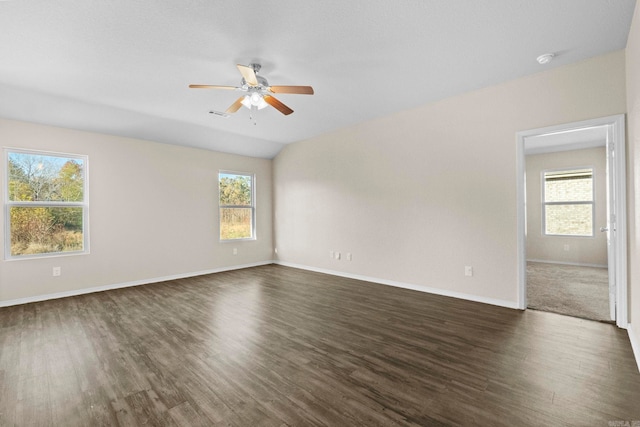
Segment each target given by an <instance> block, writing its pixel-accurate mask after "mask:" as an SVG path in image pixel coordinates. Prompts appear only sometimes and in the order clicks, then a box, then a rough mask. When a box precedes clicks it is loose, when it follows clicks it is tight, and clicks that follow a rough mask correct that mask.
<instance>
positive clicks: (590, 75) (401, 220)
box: [274, 51, 626, 305]
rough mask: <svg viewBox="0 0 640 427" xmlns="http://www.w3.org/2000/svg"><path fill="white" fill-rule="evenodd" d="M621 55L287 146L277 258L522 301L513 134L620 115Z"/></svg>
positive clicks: (281, 161)
mask: <svg viewBox="0 0 640 427" xmlns="http://www.w3.org/2000/svg"><path fill="white" fill-rule="evenodd" d="M624 61H625V59H624V52H622V51H620V52H615V53H611V54H608V55H604V56H600V57H596V58H592V59H589V60H586V61H583V62H580V63H576V64H572V65H568V66H564V67H560V68H557V69H553V70H549V71H545V72H541V73H538V74H536V75H532V76H529V77H525V78H521V79H518V80H514V81H511V82H507V83H504V84H500V85H497V86H492V87H488V88H485V89H482V90H478V91H474V92H471V93H466V94H463V95H459V96H455V97H452V98H448V99H445V100H442V101H439V102H435V103H431V104H428V105H425V106H423V107H420V108H416V109H412V110H409V111H404V112H400V113H397V114H394V115H391V116H388V117H383V118H380V119H377V120H373V121H369V122H366V123H362V124H359V125H356V126H352V127H349V128H346V129H342V130H339V131H337V132H334V133H331V134H327V135H322V136H319V137H317V138H314V139H312V140H309V141H304V142H299V143H295V144H291V145H289V146H287V147H286V148H285V149H284V150H283V151H282V152H281V153H280V154H279V155H278V156H277V157H276V158H275V160H274V197H275V199H274V205H275V211H274V212H275V217H274V224H275V236H276V239H275V243H276V246H277V248H278V259H279V260H280V261H282V262H284V263H289V264H297V265H303V266H308V267H313V268H317V269H326V270H333V271H337V272H341V273H344V274H353V275H362V276H368V277H371V278H375V279H380V280H392V281H397V282H402V283H405V284H413V285H419V286H424V287H430V288H437V289H439V290H441V291H444V292H449V293H452V292H455V293H460V294H466V295H471V296H479V297H482V298H488V299H492V300H495V301H498V302H504V303H505V304H506V305H514V304H516V303H517V254H516V236H517V230H516V142H515V135H516V132H518V131H522V130H527V129H532V128H540V127H545V126H551V125H556V124H561V123H568V122H574V121H579V120H585V119H589V118H595V117H602V116H608V115H613V114H620V113H624V112H625V109H626V105H625V78H624ZM330 250H337V251H341V252H342V253H343V254H344V253H345V252H351V253H353V261H346V260H345V259H344V258H343V259H341V260H335V259H330V258H329V251H330ZM465 265H471V266H473V268H474V273H475V274H474V277H465V276H464V266H465Z"/></svg>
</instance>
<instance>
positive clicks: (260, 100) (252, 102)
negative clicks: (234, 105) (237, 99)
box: [241, 92, 269, 110]
mask: <svg viewBox="0 0 640 427" xmlns="http://www.w3.org/2000/svg"><path fill="white" fill-rule="evenodd" d="M241 103H242V105H244V106H245V107H247V108H248V109H249V110H251V107H256V108H257V109H258V110H262V109H263V108H266V107H268V106H269V104H267V103H266V101H265V100H264V97H263V96H262V94H260V93H257V92H253V93H252V94H251V95H245V97H244V98H243V99H242V101H241Z"/></svg>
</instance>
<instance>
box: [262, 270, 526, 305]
mask: <svg viewBox="0 0 640 427" xmlns="http://www.w3.org/2000/svg"><path fill="white" fill-rule="evenodd" d="M274 264H278V265H283V266H285V267H292V268H299V269H302V270H308V271H315V272H317V273H324V274H331V275H333V276H339V277H346V278H348V279H356V280H363V281H365V282H373V283H379V284H381V285H387V286H394V287H396V288H404V289H411V290H414V291H420V292H425V293H429V294H435V295H442V296H446V297H453V298H458V299H463V300H468V301H475V302H481V303H484V304H491V305H497V306H500V307H507V308H515V309H518V303H517V302H516V301H506V300H500V299H495V298H487V297H483V296H479V295H471V294H465V293H462V292H454V291H447V290H445V289H438V288H431V287H429V286H423V285H414V284H411V283H403V282H396V281H395V280H387V279H378V278H376V277H369V276H361V275H359V274H351V273H344V272H342V271H335V270H327V269H324V268H316V267H310V266H308V265H301V264H294V263H290V262H284V261H274Z"/></svg>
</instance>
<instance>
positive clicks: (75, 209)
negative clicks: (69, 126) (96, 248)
mask: <svg viewBox="0 0 640 427" xmlns="http://www.w3.org/2000/svg"><path fill="white" fill-rule="evenodd" d="M5 165H6V179H5V182H6V183H7V184H6V187H5V198H4V199H5V223H6V224H5V227H6V228H5V230H7V233H6V235H5V236H6V238H5V257H6V258H22V257H25V258H26V257H33V256H43V255H54V254H55V255H60V254H71V253H85V252H87V251H88V239H87V217H88V204H87V200H88V196H87V180H86V170H87V158H86V157H85V156H76V155H70V154H56V153H44V152H36V151H25V150H12V149H7V150H5Z"/></svg>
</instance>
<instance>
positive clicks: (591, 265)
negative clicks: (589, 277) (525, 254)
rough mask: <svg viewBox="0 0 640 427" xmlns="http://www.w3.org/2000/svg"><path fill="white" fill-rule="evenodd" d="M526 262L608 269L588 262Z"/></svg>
mask: <svg viewBox="0 0 640 427" xmlns="http://www.w3.org/2000/svg"><path fill="white" fill-rule="evenodd" d="M527 262H542V263H545V264H560V265H575V266H577V267H596V268H608V266H607V265H606V264H589V263H588V262H564V261H549V260H546V259H527Z"/></svg>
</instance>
